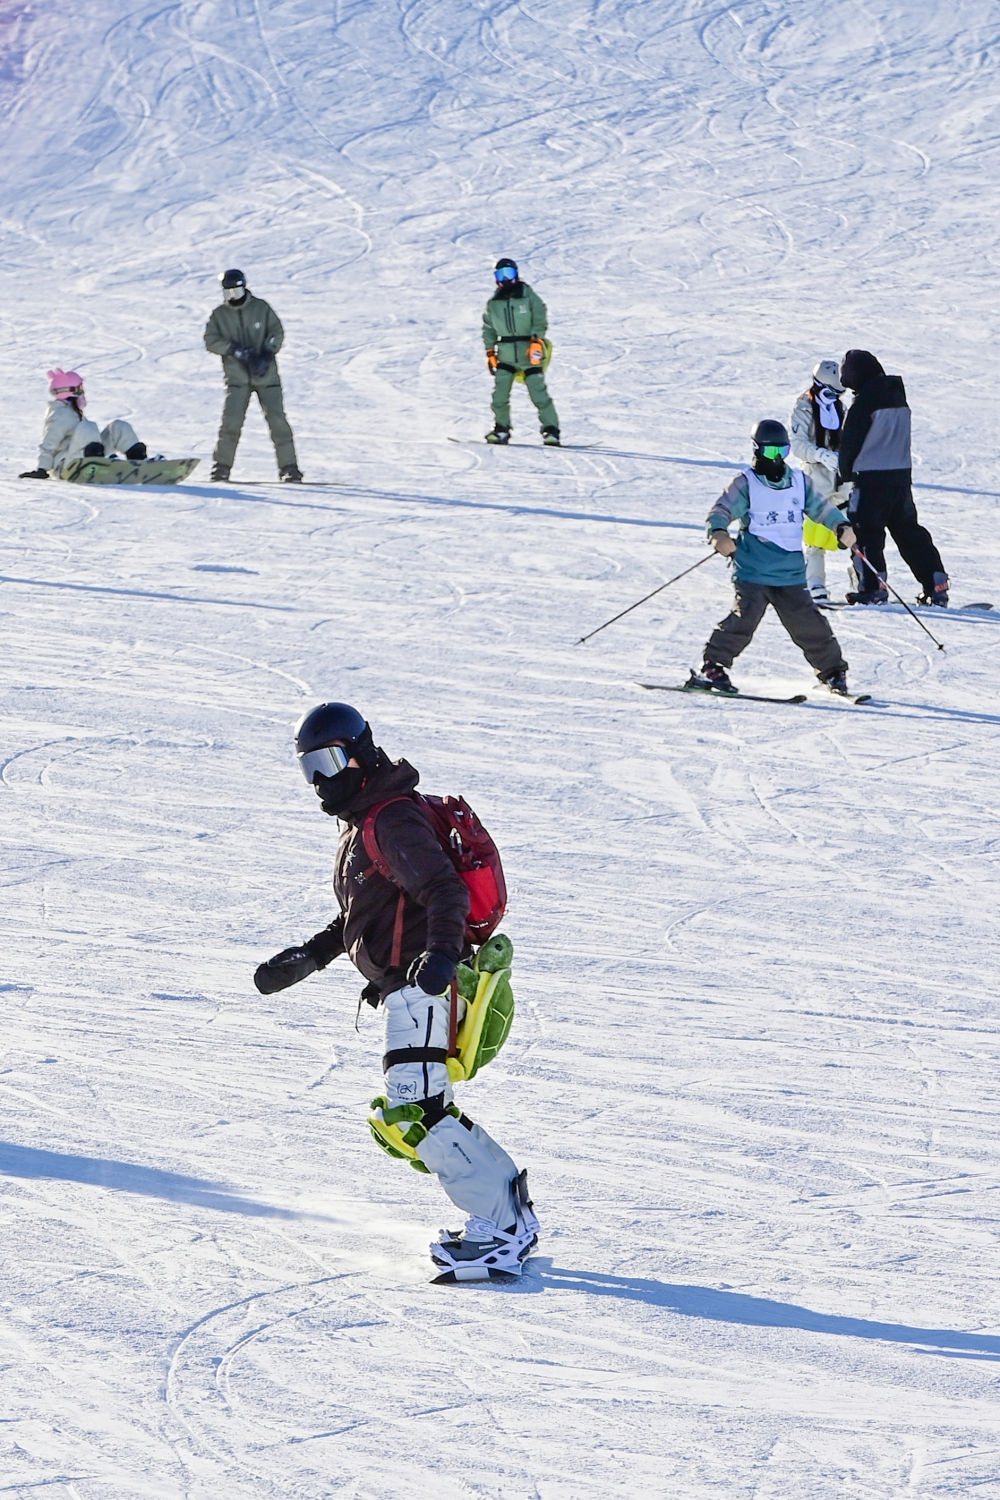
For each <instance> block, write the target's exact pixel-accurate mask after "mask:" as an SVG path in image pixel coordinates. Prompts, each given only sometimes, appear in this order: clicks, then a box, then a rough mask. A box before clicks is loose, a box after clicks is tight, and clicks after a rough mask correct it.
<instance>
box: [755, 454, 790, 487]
mask: <svg viewBox="0 0 1000 1500" xmlns="http://www.w3.org/2000/svg"><path fill="white" fill-rule="evenodd" d="M786 468H787V465H786V464H785V460H784V459H783V458H765V457H764V455H763V453H758V455H757V457H756V459H755V460H754V466H753V471H754V473H755V474H759V475H760V477H761V479H769V480H770V481H771V483H772V484H777V483H778V480H779V479H783V478H784V476H785V471H786Z"/></svg>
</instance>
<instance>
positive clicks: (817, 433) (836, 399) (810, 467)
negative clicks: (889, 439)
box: [788, 359, 848, 604]
mask: <svg viewBox="0 0 1000 1500" xmlns="http://www.w3.org/2000/svg"><path fill="white" fill-rule="evenodd" d="M843 393H844V387H843V386H842V385H841V383H840V375H839V373H838V367H837V361H836V360H835V359H821V360H820V361H819V363H818V364H817V365H816V367H815V369H814V370H813V373H812V383H811V385H810V386H809V388H808V389H807V390H805V391H803V392H802V395H801V396H800V397H799V398H798V400H797V401H796V403H795V406H794V409H793V411H792V417H791V421H790V422H789V424H788V425H789V432H790V434H791V443H792V452H793V454H794V455H795V457H796V458H797V459H799V460H800V461H801V462H802V464H803V466H804V468H805V471H806V473H807V474H808V476H809V479H810V481H811V483H812V487H813V489H814V490H815V491H816V493H817V494H818V495H822V496H823V498H824V500H829V499H831V498H833V497H834V496H835V495H837V492H836V490H835V488H834V486H835V484H836V480H837V470H838V468H839V461H838V458H837V449H838V448H839V447H840V433H841V429H842V428H843V425H844V407H843V403H842V401H841V399H840V398H841V396H842V395H843ZM847 500H848V496H847V493H846V492H845V493H844V495H843V499H841V498H840V497H839V496H837V498H836V499H834V504H835V505H838V506H839V507H840V508H841V509H842V510H846V508H847ZM803 541H804V543H805V552H806V587H807V588H808V590H809V592H810V594H811V595H812V597H813V599H814V600H815V601H816V603H817V604H821V603H822V604H825V603H828V602H829V599H830V595H829V593H828V591H827V586H826V554H827V552H835V551H836V550H837V538H836V536H835V535H834V533H833V532H832V531H830V530H829V528H828V527H826V526H820V524H819V523H818V522H817V521H811V520H810V519H809V518H808V516H807V517H806V521H805V526H804V531H803Z"/></svg>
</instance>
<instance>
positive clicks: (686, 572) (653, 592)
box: [576, 551, 717, 646]
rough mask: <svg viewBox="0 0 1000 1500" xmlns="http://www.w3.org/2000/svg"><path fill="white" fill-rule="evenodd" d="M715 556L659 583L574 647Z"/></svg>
mask: <svg viewBox="0 0 1000 1500" xmlns="http://www.w3.org/2000/svg"><path fill="white" fill-rule="evenodd" d="M716 555H717V554H716V553H715V552H714V551H713V552H709V553H708V554H707V556H705V557H700V558H699V559H698V561H697V562H696V563H692V564H691V566H690V567H689V568H685V569H684V572H683V573H678V574H677V577H676V578H668V579H667V581H666V583H661V584H660V586H659V588H655V589H653V590H652V592H651V593H649V594H644V595H643V597H642V598H641V599H637V600H636V601H635V603H634V604H630V605H629V607H628V609H623V610H619V612H618V614H616V615H612V616H611V619H610V620H605V622H604V624H603V625H598V627H597V630H591V631H590V632H589V634H587V635H581V637H580V639H579V640H578V641H577V642H576V645H578V646H582V645H583V643H584V641H589V640H590V637H591V636H592V635H597V633H598V631H600V630H606V629H607V628H608V626H609V625H613V624H614V623H615V621H616V620H620V619H621V618H622V616H623V615H628V614H631V613H632V611H633V610H634V609H638V608H639V605H640V604H645V602H646V600H647V599H652V597H653V595H654V594H660V593H662V592H663V590H664V589H668V588H669V587H670V585H671V584H672V583H677V581H678V579H681V578H686V577H687V575H688V574H689V573H693V572H694V570H695V568H700V567H701V565H702V563H707V562H708V560H709V558H712V557H715V556H716Z"/></svg>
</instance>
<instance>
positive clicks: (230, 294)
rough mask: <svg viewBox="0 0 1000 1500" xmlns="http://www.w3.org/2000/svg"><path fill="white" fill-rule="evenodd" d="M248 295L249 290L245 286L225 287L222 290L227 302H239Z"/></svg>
mask: <svg viewBox="0 0 1000 1500" xmlns="http://www.w3.org/2000/svg"><path fill="white" fill-rule="evenodd" d="M246 293H247V289H246V287H245V286H224V287H223V288H222V295H223V297H224V298H225V300H226V301H227V302H239V300H240V298H241V297H245V296H246Z"/></svg>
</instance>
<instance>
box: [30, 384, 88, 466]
mask: <svg viewBox="0 0 1000 1500" xmlns="http://www.w3.org/2000/svg"><path fill="white" fill-rule="evenodd" d="M100 441H101V434H100V432H99V431H98V430H97V424H96V423H95V422H91V421H90V419H89V418H88V417H84V416H81V415H80V414H79V413H78V412H76V411H74V410H73V408H72V406H70V405H69V403H68V402H67V401H50V402H49V409H48V411H47V412H46V414H45V430H44V431H43V433H42V446H41V447H40V448H39V450H38V467H39V468H40V469H48V470H49V472H50V473H52V472H53V471H58V470H59V469H61V468H62V466H63V464H65V463H67V462H68V461H69V460H70V459H71V458H82V457H83V450H84V448H86V446H87V444H88V443H99V442H100Z"/></svg>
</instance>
